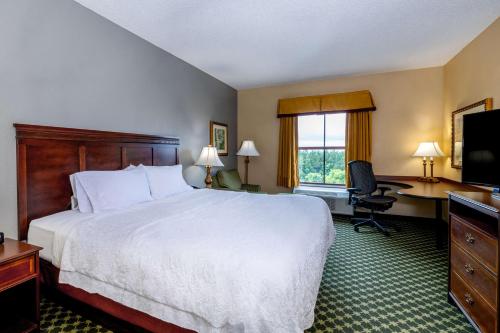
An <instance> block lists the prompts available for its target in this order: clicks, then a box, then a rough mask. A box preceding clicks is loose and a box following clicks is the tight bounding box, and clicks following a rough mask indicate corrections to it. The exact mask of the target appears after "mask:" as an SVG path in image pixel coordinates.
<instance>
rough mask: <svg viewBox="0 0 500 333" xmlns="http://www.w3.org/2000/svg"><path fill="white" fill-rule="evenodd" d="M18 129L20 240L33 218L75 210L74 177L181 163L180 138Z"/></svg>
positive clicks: (24, 237)
mask: <svg viewBox="0 0 500 333" xmlns="http://www.w3.org/2000/svg"><path fill="white" fill-rule="evenodd" d="M14 127H15V128H16V141H17V199H18V237H19V239H20V240H25V239H26V238H27V236H28V227H29V224H30V222H31V221H32V220H33V219H36V218H40V217H43V216H46V215H50V214H54V213H57V212H60V211H63V210H67V209H68V208H69V203H70V200H71V195H72V192H71V185H70V183H69V175H71V174H72V173H75V172H78V171H84V170H119V169H123V168H124V167H126V166H128V165H129V164H140V163H142V164H144V165H175V164H177V163H178V147H179V139H178V138H170V137H169V138H165V137H159V136H152V135H142V134H130V133H119V132H105V131H93V130H82V129H74V128H62V127H49V126H36V125H24V124H14Z"/></svg>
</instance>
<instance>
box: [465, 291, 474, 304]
mask: <svg viewBox="0 0 500 333" xmlns="http://www.w3.org/2000/svg"><path fill="white" fill-rule="evenodd" d="M464 297H465V303H467V304H469V305H473V304H474V299H473V298H472V296H471V295H470V294H469V293H465V295H464Z"/></svg>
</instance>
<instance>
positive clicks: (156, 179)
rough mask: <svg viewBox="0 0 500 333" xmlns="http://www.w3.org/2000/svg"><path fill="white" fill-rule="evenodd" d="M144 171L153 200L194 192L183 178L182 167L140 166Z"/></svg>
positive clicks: (179, 165) (178, 165)
mask: <svg viewBox="0 0 500 333" xmlns="http://www.w3.org/2000/svg"><path fill="white" fill-rule="evenodd" d="M138 168H141V169H144V170H145V171H146V175H147V178H148V182H149V188H150V190H151V196H152V197H153V199H163V198H165V197H167V196H169V195H172V194H176V193H181V192H185V191H190V190H193V188H192V187H191V186H189V185H188V184H187V183H186V181H185V180H184V177H183V176H182V165H181V164H177V165H173V166H144V165H142V166H139V167H138Z"/></svg>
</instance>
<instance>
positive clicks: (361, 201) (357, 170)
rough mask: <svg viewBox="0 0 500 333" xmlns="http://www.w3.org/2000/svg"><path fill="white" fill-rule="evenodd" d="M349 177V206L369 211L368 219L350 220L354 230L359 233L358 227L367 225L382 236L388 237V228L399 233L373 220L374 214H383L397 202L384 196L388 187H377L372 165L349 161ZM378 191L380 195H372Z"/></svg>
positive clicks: (396, 228) (395, 227)
mask: <svg viewBox="0 0 500 333" xmlns="http://www.w3.org/2000/svg"><path fill="white" fill-rule="evenodd" d="M348 165H349V176H350V178H351V185H352V187H351V188H348V189H347V191H348V192H349V204H350V205H352V206H353V207H354V209H355V210H356V207H362V208H367V209H369V210H370V217H369V218H352V219H351V222H352V223H355V224H354V230H355V231H356V232H359V227H361V226H363V225H368V226H371V227H374V228H376V229H377V230H378V231H380V232H382V233H383V234H384V235H386V236H389V228H393V229H395V230H396V231H399V227H398V226H395V225H394V226H393V225H388V224H382V223H380V222H379V221H377V220H375V212H376V211H378V212H383V211H386V210H388V209H389V208H391V207H392V204H393V203H394V202H395V201H396V200H397V199H396V198H394V197H391V196H387V195H385V192H386V191H388V190H390V188H389V187H383V186H381V187H377V180H376V179H375V175H374V174H373V169H372V164H371V163H370V162H367V161H350V162H349V163H348ZM377 190H379V191H380V194H374V193H375V191H377Z"/></svg>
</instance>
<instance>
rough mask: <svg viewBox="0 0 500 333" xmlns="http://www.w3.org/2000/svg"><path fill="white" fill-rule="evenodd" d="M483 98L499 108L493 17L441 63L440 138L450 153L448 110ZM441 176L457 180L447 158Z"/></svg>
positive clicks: (498, 36)
mask: <svg viewBox="0 0 500 333" xmlns="http://www.w3.org/2000/svg"><path fill="white" fill-rule="evenodd" d="M487 97H493V107H494V108H500V19H497V20H496V21H495V22H494V23H493V24H492V25H490V26H489V27H488V28H487V29H486V30H485V31H483V32H482V33H481V34H480V35H479V36H478V37H477V38H475V39H474V40H473V41H472V42H471V43H470V44H469V45H467V46H466V47H465V48H464V49H463V50H462V51H461V52H460V53H458V54H457V55H456V56H455V57H454V58H453V59H452V60H450V62H449V63H448V64H446V66H444V113H443V117H444V119H443V123H444V128H443V140H444V143H445V146H444V150H445V153H446V154H447V155H448V156H450V155H451V113H452V112H453V111H454V110H457V109H459V108H461V107H464V106H467V105H470V104H472V103H474V102H477V101H480V100H482V99H484V98H487ZM444 176H445V177H447V178H451V179H455V180H460V178H461V172H460V170H458V169H453V168H451V160H450V158H447V161H446V164H445V167H444Z"/></svg>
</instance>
